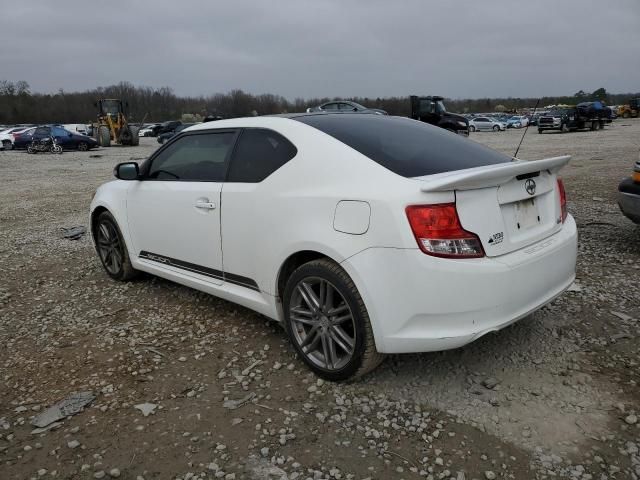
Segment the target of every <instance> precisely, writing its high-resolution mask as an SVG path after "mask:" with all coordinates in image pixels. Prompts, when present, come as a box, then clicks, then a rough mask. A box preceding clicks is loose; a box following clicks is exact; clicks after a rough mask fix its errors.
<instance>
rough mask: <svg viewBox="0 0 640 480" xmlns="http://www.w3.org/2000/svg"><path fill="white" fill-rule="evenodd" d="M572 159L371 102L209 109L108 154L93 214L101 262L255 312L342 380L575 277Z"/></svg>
mask: <svg viewBox="0 0 640 480" xmlns="http://www.w3.org/2000/svg"><path fill="white" fill-rule="evenodd" d="M568 161H569V157H556V158H547V159H543V160H537V161H521V160H513V159H512V158H510V157H508V156H505V155H503V154H501V153H498V152H496V151H494V150H491V149H489V148H486V147H484V146H481V145H479V144H477V143H476V142H472V141H469V140H468V139H466V138H460V137H459V136H458V135H455V134H452V133H450V132H447V131H446V130H443V129H440V128H437V127H433V126H431V125H428V124H425V123H423V122H419V121H414V120H410V119H407V118H400V117H391V116H383V115H375V114H327V113H315V114H293V115H289V116H285V117H253V118H237V119H230V120H221V121H217V122H215V123H203V124H199V125H195V126H193V127H191V128H189V129H186V130H184V131H183V132H181V133H180V134H178V135H176V136H175V137H174V138H172V139H171V141H169V142H168V143H166V144H165V145H163V146H162V147H160V148H159V149H158V150H157V151H156V152H155V153H154V154H153V155H151V157H149V159H148V160H146V161H144V162H143V163H142V164H141V165H138V164H137V163H135V162H126V163H121V164H119V165H117V166H116V168H115V171H114V173H115V176H116V177H117V179H116V180H114V181H111V182H109V183H106V184H104V185H102V186H101V187H100V188H99V189H98V190H97V192H96V194H95V197H94V199H93V201H92V203H91V211H90V215H91V219H90V221H91V230H92V234H93V238H94V242H95V246H96V250H97V252H98V255H99V257H100V260H101V261H102V264H103V266H104V268H105V270H106V272H107V273H108V274H109V275H110V276H111V277H113V278H114V279H116V280H121V281H123V280H129V279H131V278H132V277H133V276H134V275H135V274H136V272H138V271H144V272H148V273H151V274H154V275H158V276H160V277H164V278H167V279H170V280H173V281H175V282H178V283H181V284H183V285H187V286H189V287H192V288H195V289H198V290H202V291H204V292H208V293H210V294H213V295H216V296H218V297H221V298H223V299H226V300H229V301H232V302H235V303H238V304H241V305H243V306H245V307H247V308H250V309H252V310H255V311H257V312H260V313H261V314H263V315H266V316H267V317H270V318H272V319H275V320H277V321H279V322H281V323H282V324H283V326H284V328H285V329H286V331H287V333H288V335H289V337H290V339H291V342H292V344H293V347H294V348H295V349H296V351H297V352H298V353H299V354H300V356H301V358H302V359H303V360H304V361H305V362H306V364H307V365H308V366H309V367H310V368H311V369H312V370H313V371H315V372H316V373H317V374H318V375H319V376H321V377H324V378H326V379H329V380H334V381H338V380H344V379H347V378H351V377H355V376H358V375H362V374H364V373H366V372H368V371H370V370H372V369H373V368H375V367H376V366H377V365H378V364H379V363H380V362H381V361H382V359H383V354H386V353H405V352H426V351H437V350H445V349H450V348H456V347H460V346H462V345H465V344H467V343H469V342H471V341H473V340H476V339H478V338H480V337H482V336H483V335H485V334H486V333H489V332H493V331H496V330H499V329H501V328H504V327H505V326H507V325H509V324H511V323H513V322H515V321H516V320H518V319H520V318H523V317H526V316H527V315H529V314H530V313H531V312H533V311H535V310H537V309H539V308H540V307H542V306H543V305H545V304H546V303H548V302H550V301H552V300H553V299H554V298H555V297H557V296H558V295H560V294H561V293H562V292H563V291H564V290H565V289H566V288H567V287H568V286H569V285H571V283H572V282H573V280H574V276H575V262H576V247H577V245H576V244H577V234H576V224H575V222H574V220H573V218H572V217H571V215H568V214H567V207H566V198H565V193H564V187H563V185H562V181H561V180H560V179H559V178H558V176H557V173H558V171H559V170H560V169H561V168H562V167H563V166H564V165H566V164H567V162H568Z"/></svg>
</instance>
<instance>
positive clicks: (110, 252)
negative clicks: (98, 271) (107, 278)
mask: <svg viewBox="0 0 640 480" xmlns="http://www.w3.org/2000/svg"><path fill="white" fill-rule="evenodd" d="M97 234H98V235H97V246H98V253H99V254H100V259H101V260H102V263H103V264H104V268H106V269H107V271H108V272H109V273H110V274H112V275H117V274H118V273H119V272H120V270H121V269H122V262H123V259H124V254H123V250H122V243H121V242H120V237H119V236H118V232H117V231H116V227H115V226H114V225H113V223H111V222H109V221H102V222H100V223H99V224H98V230H97Z"/></svg>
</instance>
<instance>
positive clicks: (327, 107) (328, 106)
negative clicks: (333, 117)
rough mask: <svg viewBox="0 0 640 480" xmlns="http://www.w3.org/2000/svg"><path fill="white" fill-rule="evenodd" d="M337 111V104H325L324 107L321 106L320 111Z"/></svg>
mask: <svg viewBox="0 0 640 480" xmlns="http://www.w3.org/2000/svg"><path fill="white" fill-rule="evenodd" d="M337 109H338V104H337V103H327V104H326V105H323V106H322V110H337Z"/></svg>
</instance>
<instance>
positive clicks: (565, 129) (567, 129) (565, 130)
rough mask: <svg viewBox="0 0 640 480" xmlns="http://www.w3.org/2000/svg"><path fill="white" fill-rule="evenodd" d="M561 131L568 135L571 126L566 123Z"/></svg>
mask: <svg viewBox="0 0 640 480" xmlns="http://www.w3.org/2000/svg"><path fill="white" fill-rule="evenodd" d="M560 131H561V132H562V133H567V132H568V131H569V126H568V125H567V124H566V123H563V124H562V126H561V127H560Z"/></svg>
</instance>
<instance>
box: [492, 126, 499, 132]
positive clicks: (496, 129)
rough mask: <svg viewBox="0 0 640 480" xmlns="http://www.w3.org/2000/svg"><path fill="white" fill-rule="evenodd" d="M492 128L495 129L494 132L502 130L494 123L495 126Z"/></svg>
mask: <svg viewBox="0 0 640 480" xmlns="http://www.w3.org/2000/svg"><path fill="white" fill-rule="evenodd" d="M492 130H493V131H494V132H499V131H500V127H499V126H498V125H494V126H493V128H492Z"/></svg>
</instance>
